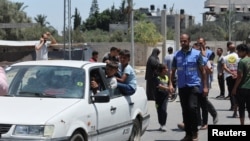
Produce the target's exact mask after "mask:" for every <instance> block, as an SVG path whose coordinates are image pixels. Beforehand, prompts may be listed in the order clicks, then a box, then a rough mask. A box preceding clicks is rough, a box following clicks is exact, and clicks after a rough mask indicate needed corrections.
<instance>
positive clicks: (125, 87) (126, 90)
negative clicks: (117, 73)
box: [117, 82, 135, 95]
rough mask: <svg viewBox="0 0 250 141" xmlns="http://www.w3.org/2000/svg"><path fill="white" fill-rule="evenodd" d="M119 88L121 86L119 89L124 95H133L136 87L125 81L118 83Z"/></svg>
mask: <svg viewBox="0 0 250 141" xmlns="http://www.w3.org/2000/svg"><path fill="white" fill-rule="evenodd" d="M117 88H119V90H120V91H121V92H122V93H123V94H124V95H132V94H134V93H135V89H134V88H133V87H131V86H130V85H128V84H124V83H119V82H118V83H117Z"/></svg>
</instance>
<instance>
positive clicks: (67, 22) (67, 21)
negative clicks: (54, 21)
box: [63, 0, 71, 60]
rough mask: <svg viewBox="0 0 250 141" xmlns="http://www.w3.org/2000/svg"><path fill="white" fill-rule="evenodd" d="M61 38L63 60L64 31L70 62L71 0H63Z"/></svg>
mask: <svg viewBox="0 0 250 141" xmlns="http://www.w3.org/2000/svg"><path fill="white" fill-rule="evenodd" d="M63 24H64V25H63V36H64V41H63V42H64V45H63V46H64V58H65V50H66V41H67V38H66V29H67V33H68V51H69V60H71V0H64V22H63Z"/></svg>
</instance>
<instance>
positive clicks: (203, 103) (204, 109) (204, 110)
mask: <svg viewBox="0 0 250 141" xmlns="http://www.w3.org/2000/svg"><path fill="white" fill-rule="evenodd" d="M198 101H199V103H198V107H199V108H198V114H197V115H198V124H200V125H206V124H207V122H208V104H207V103H208V102H207V101H208V99H207V96H203V94H202V93H200V94H199V95H198ZM200 111H201V112H200ZM201 117H202V118H201Z"/></svg>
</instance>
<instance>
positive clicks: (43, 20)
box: [34, 14, 49, 27]
mask: <svg viewBox="0 0 250 141" xmlns="http://www.w3.org/2000/svg"><path fill="white" fill-rule="evenodd" d="M46 18H47V16H45V15H41V14H39V15H37V16H36V17H35V18H34V19H35V21H36V22H37V23H38V24H39V25H40V26H41V27H46V26H47V25H49V22H47V21H46Z"/></svg>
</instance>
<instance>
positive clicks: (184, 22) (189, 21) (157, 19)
mask: <svg viewBox="0 0 250 141" xmlns="http://www.w3.org/2000/svg"><path fill="white" fill-rule="evenodd" d="M164 9H166V5H163V8H162V9H160V8H157V9H155V6H154V5H150V8H139V9H137V10H138V11H139V12H140V13H144V14H146V15H147V19H148V20H149V21H151V22H152V23H154V24H155V25H156V27H157V28H158V31H161V24H162V21H161V18H162V17H161V12H162V10H164ZM166 16H167V17H166V21H167V23H166V24H167V27H168V28H171V29H172V30H175V29H176V27H175V26H176V25H177V24H176V23H175V22H176V18H180V31H181V32H182V31H183V30H185V29H187V28H188V27H189V26H192V25H194V23H195V17H194V16H191V15H187V14H185V11H184V9H181V10H180V12H173V9H170V10H168V11H167V15H166ZM135 24H136V22H135ZM127 27H128V24H127V23H119V24H110V26H109V31H110V32H113V31H117V30H119V31H122V32H124V33H126V32H127Z"/></svg>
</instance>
